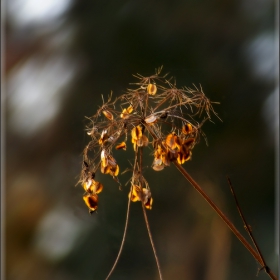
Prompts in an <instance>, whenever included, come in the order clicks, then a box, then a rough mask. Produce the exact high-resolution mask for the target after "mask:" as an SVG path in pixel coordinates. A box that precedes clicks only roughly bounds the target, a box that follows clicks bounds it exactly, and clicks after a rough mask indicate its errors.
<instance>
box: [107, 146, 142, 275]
mask: <svg viewBox="0 0 280 280" xmlns="http://www.w3.org/2000/svg"><path fill="white" fill-rule="evenodd" d="M136 164H137V152H136V153H135V160H134V170H135V168H136ZM130 193H131V195H132V185H131V187H130ZM130 202H131V199H130V197H129V198H128V203H127V211H126V218H125V225H124V231H123V237H122V242H121V246H120V249H119V252H118V255H117V257H116V260H115V262H114V264H113V266H112V268H111V270H110V272H109V274H108V276H107V277H106V278H105V280H108V279H109V278H110V276H111V275H112V273H113V271H114V270H115V267H116V265H117V263H118V261H119V259H120V256H121V253H122V250H123V245H124V242H125V238H126V232H127V226H128V218H129V212H130V211H129V210H130Z"/></svg>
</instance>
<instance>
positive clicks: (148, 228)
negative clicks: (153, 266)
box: [142, 201, 163, 280]
mask: <svg viewBox="0 0 280 280" xmlns="http://www.w3.org/2000/svg"><path fill="white" fill-rule="evenodd" d="M142 208H143V214H144V219H145V223H146V227H147V230H148V234H149V238H150V241H151V245H152V248H153V252H154V256H155V260H156V263H157V268H158V273H159V278H160V280H162V279H163V278H162V275H161V270H160V265H159V260H158V257H157V252H156V247H155V244H154V242H153V238H152V233H151V229H150V226H149V221H148V217H147V213H146V209H145V205H144V202H143V201H142Z"/></svg>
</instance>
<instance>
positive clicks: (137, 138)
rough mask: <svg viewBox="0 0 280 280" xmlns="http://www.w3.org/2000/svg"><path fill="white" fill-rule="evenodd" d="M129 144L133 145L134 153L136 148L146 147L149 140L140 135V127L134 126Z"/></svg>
mask: <svg viewBox="0 0 280 280" xmlns="http://www.w3.org/2000/svg"><path fill="white" fill-rule="evenodd" d="M131 142H132V143H133V148H134V151H136V146H138V147H142V146H148V144H149V139H148V137H147V136H146V135H144V134H143V133H142V127H141V126H140V125H138V126H135V127H134V128H133V129H132V130H131Z"/></svg>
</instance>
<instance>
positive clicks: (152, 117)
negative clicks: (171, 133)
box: [145, 115, 157, 124]
mask: <svg viewBox="0 0 280 280" xmlns="http://www.w3.org/2000/svg"><path fill="white" fill-rule="evenodd" d="M156 120H157V117H156V116H155V115H150V116H148V117H147V118H146V119H145V123H147V124H153V123H154V122H155V121H156Z"/></svg>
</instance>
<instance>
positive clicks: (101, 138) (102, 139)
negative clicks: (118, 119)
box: [98, 129, 109, 145]
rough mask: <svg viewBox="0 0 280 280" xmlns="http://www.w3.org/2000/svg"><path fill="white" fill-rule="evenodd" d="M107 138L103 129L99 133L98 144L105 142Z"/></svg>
mask: <svg viewBox="0 0 280 280" xmlns="http://www.w3.org/2000/svg"><path fill="white" fill-rule="evenodd" d="M108 138H109V135H108V131H107V130H106V129H104V130H103V131H102V133H101V136H100V139H99V140H98V143H99V145H103V144H105V143H106V141H107V140H108Z"/></svg>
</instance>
